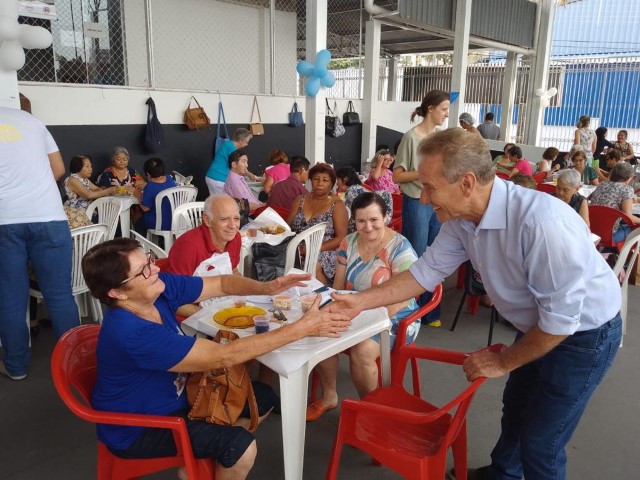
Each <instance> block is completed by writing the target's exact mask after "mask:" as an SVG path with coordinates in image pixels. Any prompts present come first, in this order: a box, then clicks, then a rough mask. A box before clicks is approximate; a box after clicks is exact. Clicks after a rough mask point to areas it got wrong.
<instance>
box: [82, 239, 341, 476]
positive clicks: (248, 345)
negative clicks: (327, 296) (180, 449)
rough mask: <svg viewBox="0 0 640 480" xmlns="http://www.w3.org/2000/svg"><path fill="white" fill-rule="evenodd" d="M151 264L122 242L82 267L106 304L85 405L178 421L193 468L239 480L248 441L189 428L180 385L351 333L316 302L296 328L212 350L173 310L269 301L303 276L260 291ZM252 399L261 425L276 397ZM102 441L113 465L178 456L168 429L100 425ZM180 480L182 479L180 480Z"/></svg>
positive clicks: (250, 456) (223, 431)
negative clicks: (213, 302) (252, 298)
mask: <svg viewBox="0 0 640 480" xmlns="http://www.w3.org/2000/svg"><path fill="white" fill-rule="evenodd" d="M154 259H155V257H153V255H152V254H148V255H146V254H145V253H144V252H143V251H142V249H141V248H140V245H139V244H138V242H136V241H135V240H131V239H129V238H118V239H116V240H111V241H108V242H105V243H102V244H99V245H97V246H95V247H93V248H92V249H91V250H89V252H87V254H86V255H85V257H84V258H83V260H82V271H83V274H84V278H85V280H86V282H87V285H88V287H89V289H90V290H91V294H92V295H94V296H95V297H96V298H98V299H100V301H102V302H103V303H105V304H107V306H108V308H107V311H106V312H105V315H104V320H103V323H102V328H101V329H100V334H99V337H98V345H97V350H96V353H97V362H98V375H97V381H96V385H95V388H94V390H93V394H92V397H91V403H92V405H93V407H94V408H96V409H97V410H107V411H113V412H125V413H138V414H152V415H165V416H166V415H170V416H178V417H182V418H184V420H185V422H186V425H187V430H188V434H189V437H190V439H191V445H192V447H193V452H194V455H195V457H196V458H210V459H212V460H215V462H216V467H215V478H216V479H217V480H220V479H222V480H224V479H232V478H233V479H244V478H246V476H247V474H248V473H249V471H250V470H251V467H252V466H253V462H254V459H255V456H256V451H257V447H256V441H255V438H254V436H253V434H251V433H249V431H248V430H246V429H245V428H243V427H242V426H241V425H246V424H247V422H246V419H243V418H240V419H239V422H238V423H237V424H235V425H216V424H209V423H205V422H202V421H198V420H189V419H188V418H187V413H188V409H189V406H188V404H187V398H186V392H185V384H186V381H187V375H188V373H189V372H198V371H204V370H207V369H211V368H221V367H225V366H227V365H235V364H239V363H244V362H246V361H248V360H251V359H253V358H255V357H257V356H259V355H263V354H265V353H268V352H270V351H272V350H274V349H276V348H279V347H281V346H283V345H286V344H288V343H290V342H293V341H295V340H298V339H300V338H304V337H307V336H311V335H313V336H324V337H338V336H339V334H340V332H343V331H345V330H346V329H347V328H348V325H349V322H348V320H347V319H346V317H345V316H344V315H342V314H329V313H324V312H323V313H321V312H319V311H318V301H316V303H315V305H314V307H313V308H312V309H311V310H310V311H309V313H307V314H305V315H304V316H303V317H302V318H301V319H300V320H299V321H297V322H295V323H292V324H291V325H287V326H284V327H281V328H279V329H276V330H274V331H272V332H268V333H264V334H261V335H252V336H249V337H245V338H240V339H238V340H236V341H234V342H231V343H228V344H224V345H222V344H218V343H215V342H213V341H211V340H206V339H203V338H193V337H188V336H185V335H183V334H182V333H181V331H180V328H179V327H178V324H177V323H176V320H175V313H176V308H177V307H178V306H179V305H182V304H185V303H193V302H198V301H201V300H204V299H208V298H210V297H213V296H219V295H233V294H243V295H244V294H268V295H270V294H275V293H277V292H281V291H284V290H286V289H288V288H290V287H292V286H295V285H301V281H302V280H306V279H308V278H309V276H308V275H288V276H285V277H281V278H278V279H277V280H274V281H272V282H265V283H259V282H256V281H253V280H249V279H246V278H243V277H238V276H236V275H226V276H220V277H208V278H197V277H187V276H181V275H172V274H165V273H159V269H158V267H157V266H156V265H155V263H154ZM254 390H255V393H256V398H257V402H258V410H259V414H260V416H261V418H264V417H265V416H266V415H267V414H268V413H269V412H270V410H271V409H272V407H273V402H274V400H273V399H274V397H275V395H274V393H273V391H272V390H271V388H270V387H269V386H267V385H264V384H259V383H257V382H256V383H255V384H254ZM98 438H99V439H100V440H101V441H102V442H103V443H104V444H105V445H106V446H107V447H108V448H109V450H110V451H111V452H112V453H114V454H115V455H117V456H120V457H123V458H154V457H164V456H170V455H175V444H174V440H173V436H172V434H171V433H170V432H169V431H167V430H165V429H157V428H142V427H127V426H115V425H98ZM182 475H183V476H184V473H183V472H182Z"/></svg>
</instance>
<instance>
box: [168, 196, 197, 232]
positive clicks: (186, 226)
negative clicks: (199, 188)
mask: <svg viewBox="0 0 640 480" xmlns="http://www.w3.org/2000/svg"><path fill="white" fill-rule="evenodd" d="M202 212H204V202H187V203H183V204H182V205H178V206H177V207H176V209H175V210H174V211H173V216H172V217H171V231H172V232H173V234H174V235H175V237H176V238H178V237H179V236H180V235H182V234H183V233H185V232H187V231H189V230H191V229H193V228H196V227H199V226H200V224H201V223H202Z"/></svg>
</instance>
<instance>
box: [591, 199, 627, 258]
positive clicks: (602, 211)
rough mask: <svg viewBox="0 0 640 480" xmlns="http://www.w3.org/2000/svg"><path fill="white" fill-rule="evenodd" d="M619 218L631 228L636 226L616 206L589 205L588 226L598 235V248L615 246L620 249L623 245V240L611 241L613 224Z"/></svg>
mask: <svg viewBox="0 0 640 480" xmlns="http://www.w3.org/2000/svg"><path fill="white" fill-rule="evenodd" d="M619 218H620V219H622V221H623V222H624V223H626V224H627V225H629V226H630V227H631V229H632V230H634V229H635V228H637V227H636V225H634V224H633V220H631V218H629V216H628V215H626V214H625V213H624V212H622V211H620V210H618V209H617V208H610V207H603V206H601V205H589V227H590V228H591V231H592V232H593V233H595V234H596V235H598V236H599V237H600V243H599V244H598V248H599V247H607V248H615V249H617V250H618V251H620V249H621V248H622V246H623V245H624V240H623V241H622V242H614V241H613V225H614V224H615V222H616V220H617V219H619Z"/></svg>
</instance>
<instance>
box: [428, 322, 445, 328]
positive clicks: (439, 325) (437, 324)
mask: <svg viewBox="0 0 640 480" xmlns="http://www.w3.org/2000/svg"><path fill="white" fill-rule="evenodd" d="M427 326H428V327H433V328H438V327H441V326H442V322H441V321H440V320H434V321H433V322H430V323H427Z"/></svg>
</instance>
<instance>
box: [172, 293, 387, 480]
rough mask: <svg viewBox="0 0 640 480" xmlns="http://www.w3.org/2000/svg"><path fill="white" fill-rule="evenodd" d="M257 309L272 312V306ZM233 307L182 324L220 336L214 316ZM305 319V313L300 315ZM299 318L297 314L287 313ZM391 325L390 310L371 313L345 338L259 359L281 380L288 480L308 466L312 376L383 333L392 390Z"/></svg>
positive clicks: (296, 345) (209, 310) (307, 341)
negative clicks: (329, 361) (306, 448)
mask: <svg viewBox="0 0 640 480" xmlns="http://www.w3.org/2000/svg"><path fill="white" fill-rule="evenodd" d="M256 305H257V306H262V307H265V308H269V306H268V305H260V304H258V303H256ZM226 306H228V304H225V303H223V302H220V303H216V304H215V305H212V306H210V307H206V308H203V309H202V310H200V311H199V312H197V313H195V314H194V315H192V316H191V317H189V318H188V319H186V320H185V321H184V322H183V323H182V325H183V326H187V327H191V328H192V329H194V330H196V331H198V332H201V333H205V334H207V335H210V336H215V334H216V333H217V331H218V329H217V328H216V325H217V324H216V323H215V322H214V321H213V319H212V316H213V314H214V313H215V312H216V311H217V310H219V309H220V308H224V307H226ZM298 315H299V314H298ZM287 317H288V318H289V319H290V320H293V318H296V316H295V314H294V310H292V311H291V312H289V313H288V314H287ZM272 325H274V324H273V323H272ZM390 328H391V322H390V320H389V317H388V316H387V310H386V309H385V308H376V309H373V310H366V311H364V312H362V313H361V314H360V315H358V316H357V317H356V318H354V319H353V322H352V324H351V328H350V329H349V330H348V331H347V332H345V333H343V334H342V336H341V337H340V338H311V337H310V338H303V339H301V340H298V341H296V342H293V343H290V344H288V345H285V346H284V347H281V348H279V349H277V350H274V351H273V352H271V353H268V354H266V355H262V356H260V357H258V358H257V360H258V361H259V362H260V363H262V364H264V365H266V366H267V367H269V368H271V369H272V370H273V371H275V372H276V373H277V374H278V375H279V376H280V401H281V412H282V413H281V419H282V443H283V450H284V473H285V479H286V480H301V479H302V467H303V461H304V437H305V430H306V418H305V416H306V409H307V388H308V382H309V374H310V373H311V371H312V370H313V367H315V366H316V365H317V364H318V363H319V362H321V361H322V360H324V359H326V358H328V357H331V356H332V355H336V354H337V353H340V352H342V351H344V350H346V349H348V348H350V347H352V346H354V345H356V344H358V343H360V342H362V341H363V340H366V339H367V338H369V337H371V336H373V335H375V334H377V333H380V349H381V351H382V356H381V362H380V364H381V367H382V383H383V385H389V383H390V379H391V368H390V347H389V345H390V343H389V342H390V338H389V329H390ZM235 332H236V333H238V335H239V336H241V337H243V336H247V335H254V334H255V332H254V329H253V328H249V329H244V330H239V329H238V330H235Z"/></svg>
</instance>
